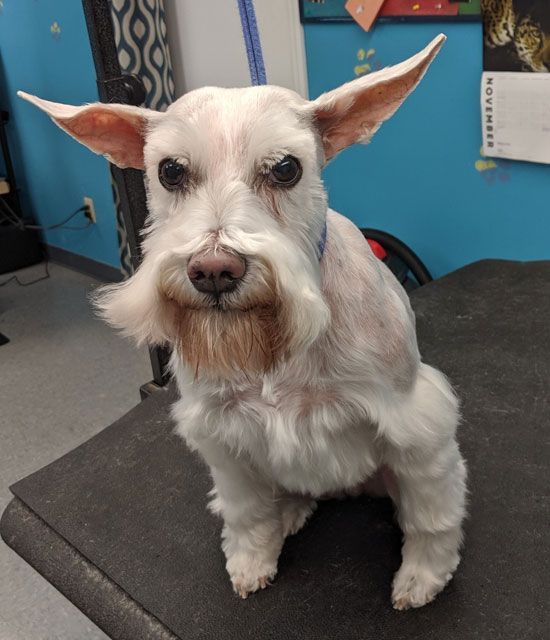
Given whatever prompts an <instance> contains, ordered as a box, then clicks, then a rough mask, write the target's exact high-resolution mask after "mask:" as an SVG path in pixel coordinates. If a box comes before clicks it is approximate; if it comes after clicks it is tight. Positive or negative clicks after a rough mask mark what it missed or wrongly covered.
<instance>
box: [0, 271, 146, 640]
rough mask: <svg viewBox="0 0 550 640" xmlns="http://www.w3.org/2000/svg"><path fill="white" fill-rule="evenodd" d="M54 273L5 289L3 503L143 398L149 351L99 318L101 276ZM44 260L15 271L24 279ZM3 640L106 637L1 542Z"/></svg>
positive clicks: (0, 363) (0, 368) (0, 396)
mask: <svg viewBox="0 0 550 640" xmlns="http://www.w3.org/2000/svg"><path fill="white" fill-rule="evenodd" d="M50 270H51V278H49V279H48V280H44V281H42V282H37V283H36V284H33V285H32V286H29V287H19V286H17V285H16V284H15V283H10V284H8V285H6V286H4V287H1V288H0V332H1V333H3V334H5V335H6V336H7V337H8V338H9V339H10V342H9V343H8V344H6V345H3V346H0V511H1V510H3V508H4V507H5V505H6V504H7V503H8V501H9V499H10V495H11V494H10V492H9V490H8V486H9V485H10V484H11V483H13V482H15V481H16V480H18V479H19V478H22V477H24V476H26V475H27V474H29V473H31V472H32V471H34V470H36V469H38V468H40V467H42V466H43V465H45V464H47V463H48V462H51V461H52V460H54V459H56V458H58V457H59V456H60V455H62V454H63V453H65V452H66V451H69V450H70V449H73V448H74V447H75V446H77V445H78V444H80V443H81V442H83V441H84V440H87V439H88V438H90V437H91V436H92V435H94V434H95V433H97V432H98V431H99V430H101V429H102V428H103V427H105V426H107V425H108V424H110V423H111V422H113V421H114V420H116V419H117V418H118V417H120V416H121V415H122V414H123V413H125V412H126V411H128V410H129V409H131V408H132V407H133V406H135V405H136V404H137V402H138V401H139V386H140V385H141V384H142V383H144V382H146V381H147V380H149V379H150V378H151V371H150V367H149V362H148V356H147V353H146V351H145V350H138V349H136V348H135V347H134V346H133V345H131V344H130V343H129V342H127V341H126V340H124V339H122V338H121V337H120V336H118V335H117V334H116V333H115V332H114V331H113V330H112V329H110V328H109V327H107V326H106V325H104V324H103V323H102V322H101V321H100V320H99V319H97V318H96V317H95V316H94V314H93V311H92V309H91V306H90V304H89V301H88V299H87V298H88V295H89V294H90V292H91V291H93V289H94V288H96V287H97V286H98V284H99V283H98V282H97V281H96V280H94V279H93V278H89V277H87V276H84V275H82V274H79V273H76V272H73V271H71V270H69V269H65V268H63V267H60V266H58V265H51V266H50ZM43 272H44V267H43V265H38V266H36V267H32V268H30V269H25V270H23V271H21V272H19V273H18V275H19V277H20V279H21V280H23V281H25V282H27V281H29V280H32V279H34V278H36V277H38V276H40V275H41V274H42V273H43ZM5 278H6V275H4V276H0V282H3V281H4V279H5ZM0 576H1V579H0V640H19V639H20V638H22V639H24V640H58V639H59V640H80V639H86V640H99V639H104V638H106V636H105V635H104V634H103V633H102V632H101V631H100V630H99V629H97V627H95V625H93V624H92V623H91V622H90V621H89V620H88V619H87V618H86V617H85V616H84V615H83V614H81V613H80V612H79V611H78V610H77V609H76V608H75V607H74V606H73V605H71V604H70V603H69V602H68V601H67V600H66V599H65V598H64V597H63V596H62V595H61V594H59V592H58V591H56V590H55V589H54V588H53V587H52V586H51V585H49V584H48V583H47V582H46V581H45V580H44V579H43V578H41V577H40V576H39V575H38V574H37V573H36V572H35V571H34V570H33V569H32V568H31V567H29V566H28V565H27V564H26V563H25V562H24V561H23V560H21V559H20V558H19V557H18V556H17V555H16V554H14V553H13V552H12V551H11V550H10V549H9V548H8V547H6V545H4V544H3V543H0Z"/></svg>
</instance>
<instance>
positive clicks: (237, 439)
mask: <svg viewBox="0 0 550 640" xmlns="http://www.w3.org/2000/svg"><path fill="white" fill-rule="evenodd" d="M208 411H209V414H210V420H211V419H212V417H213V414H215V413H217V414H218V415H217V425H218V426H217V427H216V429H215V431H214V433H212V436H213V437H215V438H217V439H219V440H220V441H221V442H222V443H223V444H224V446H225V447H227V448H228V449H229V451H231V452H232V453H234V454H237V455H244V456H246V457H247V458H249V459H250V461H251V462H252V464H253V465H254V466H255V467H256V468H257V469H259V470H260V471H261V472H262V473H264V474H266V475H268V476H269V477H270V478H271V479H272V480H273V481H274V482H276V483H277V484H279V485H282V486H283V487H285V488H286V489H287V490H289V491H296V492H300V493H309V494H312V495H321V494H325V493H327V492H332V491H339V490H341V489H344V488H350V487H353V486H356V485H357V484H359V483H361V482H362V481H364V480H365V479H366V478H367V477H369V476H370V475H372V473H374V471H375V470H376V468H377V466H378V459H377V458H378V456H377V452H376V446H375V435H376V430H375V427H374V426H373V425H372V424H371V423H369V421H368V420H367V419H366V417H365V412H364V408H362V407H359V406H356V405H355V404H354V402H353V401H352V400H351V398H349V397H346V395H345V393H343V392H342V391H341V390H336V389H330V388H329V389H327V388H323V389H321V388H315V387H311V386H308V387H300V386H295V387H289V386H286V385H285V386H279V387H277V386H273V387H271V386H270V387H268V388H266V386H265V385H264V386H263V387H262V388H261V389H249V390H247V391H241V392H237V393H235V394H232V395H230V397H228V398H226V399H224V401H223V402H220V403H218V404H217V406H216V404H215V403H214V404H211V405H210V407H209V409H208Z"/></svg>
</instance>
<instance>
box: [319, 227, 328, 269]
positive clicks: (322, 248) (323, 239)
mask: <svg viewBox="0 0 550 640" xmlns="http://www.w3.org/2000/svg"><path fill="white" fill-rule="evenodd" d="M326 246H327V221H326V219H325V224H324V225H323V230H322V231H321V237H320V238H319V242H318V244H317V248H318V249H319V260H320V259H321V258H322V257H323V253H325V247H326Z"/></svg>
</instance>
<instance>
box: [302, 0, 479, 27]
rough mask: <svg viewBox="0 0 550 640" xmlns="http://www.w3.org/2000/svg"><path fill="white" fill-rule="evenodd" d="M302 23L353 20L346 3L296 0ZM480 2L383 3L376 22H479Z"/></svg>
mask: <svg viewBox="0 0 550 640" xmlns="http://www.w3.org/2000/svg"><path fill="white" fill-rule="evenodd" d="M299 2H300V15H301V17H302V22H319V21H337V22H341V21H342V22H343V21H345V22H347V21H351V20H352V18H351V16H350V14H349V13H348V11H346V8H345V4H346V0H299ZM480 15H481V10H480V0H464V1H463V2H457V1H456V0H385V2H384V4H383V5H382V8H381V9H380V12H379V14H378V17H379V19H388V20H391V19H397V20H415V19H423V20H425V19H430V18H438V19H446V20H479V19H480Z"/></svg>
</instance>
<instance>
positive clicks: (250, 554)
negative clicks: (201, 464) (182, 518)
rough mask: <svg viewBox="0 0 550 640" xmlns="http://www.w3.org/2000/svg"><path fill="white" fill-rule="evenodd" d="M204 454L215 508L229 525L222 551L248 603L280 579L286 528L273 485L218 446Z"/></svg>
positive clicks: (205, 449)
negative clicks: (250, 595) (273, 581)
mask: <svg viewBox="0 0 550 640" xmlns="http://www.w3.org/2000/svg"><path fill="white" fill-rule="evenodd" d="M200 451H201V453H202V455H203V457H204V459H205V460H206V462H207V463H208V465H209V466H210V472H211V475H212V478H213V480H214V489H213V491H212V495H213V499H212V501H211V503H210V508H211V509H212V511H213V512H214V513H216V514H219V515H220V516H221V517H222V518H223V521H224V526H223V531H222V549H223V551H224V553H225V557H226V559H227V563H226V568H227V571H228V573H229V577H230V578H231V582H232V584H233V589H234V591H235V592H236V593H237V594H238V595H239V596H241V597H242V598H246V597H247V596H248V594H249V593H253V592H254V591H257V590H258V589H264V588H265V587H266V586H267V585H268V584H269V582H270V581H271V580H272V579H273V578H274V577H275V574H276V573H277V560H278V558H279V554H280V552H281V548H282V545H283V540H284V536H283V522H282V517H281V511H280V509H279V505H278V502H277V492H276V489H274V487H273V486H272V485H270V484H269V482H267V480H266V479H265V478H262V477H261V476H260V474H258V473H257V472H256V471H255V470H253V469H252V468H251V467H250V466H249V465H248V464H247V463H246V462H245V461H242V460H239V459H236V458H234V457H233V456H232V455H231V453H230V452H229V451H227V450H226V449H224V448H223V447H221V446H219V445H217V444H212V443H208V444H203V445H202V446H201V447H200Z"/></svg>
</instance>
